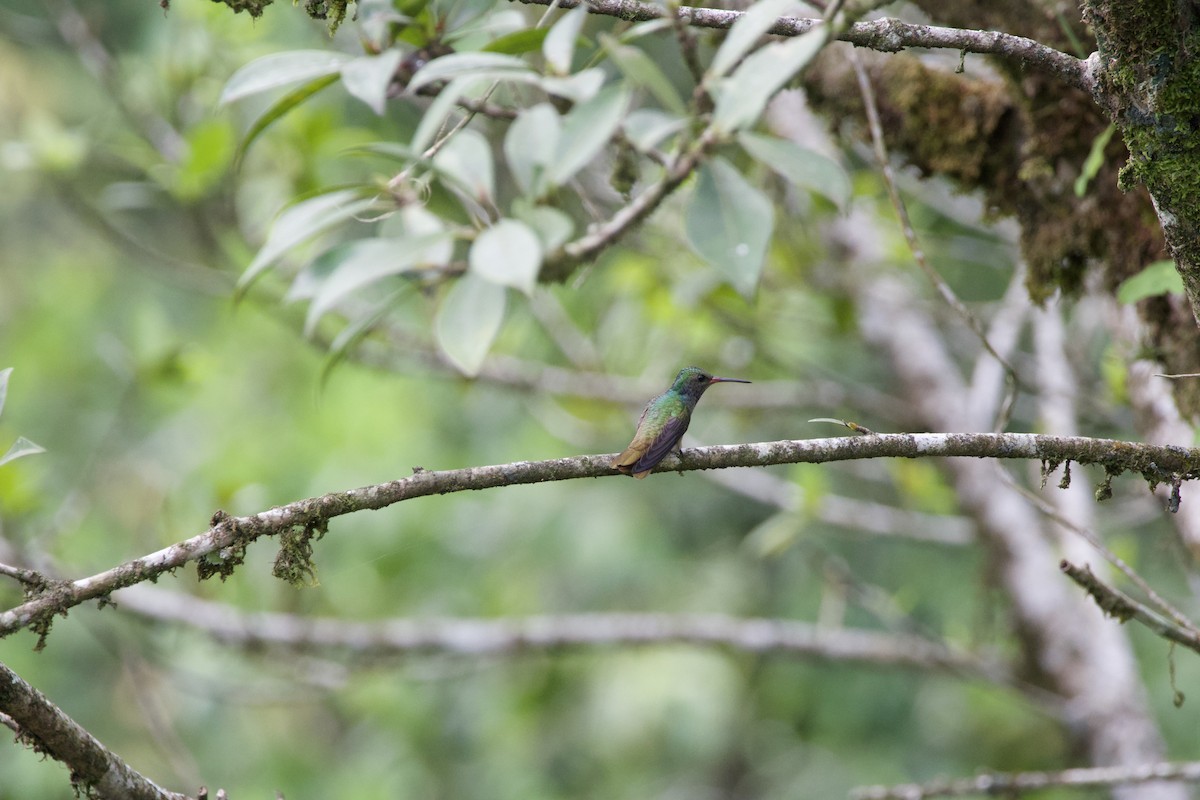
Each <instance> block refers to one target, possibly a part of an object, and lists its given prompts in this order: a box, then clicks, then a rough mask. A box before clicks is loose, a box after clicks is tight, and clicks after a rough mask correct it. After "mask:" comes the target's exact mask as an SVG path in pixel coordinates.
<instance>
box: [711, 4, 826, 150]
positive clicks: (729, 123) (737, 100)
mask: <svg viewBox="0 0 1200 800" xmlns="http://www.w3.org/2000/svg"><path fill="white" fill-rule="evenodd" d="M827 28H828V26H826V25H820V26H818V27H816V28H814V29H813V30H810V31H809V32H808V33H805V34H802V35H800V36H797V37H794V38H792V39H788V40H787V41H785V42H772V43H771V44H769V45H767V46H765V47H762V48H759V49H758V50H756V51H755V52H754V53H751V54H750V55H749V56H748V57H747V58H746V60H745V61H743V62H742V63H741V64H740V65H738V68H737V69H736V70H734V71H733V74H732V75H730V76H729V77H728V78H722V79H721V80H720V81H718V82H717V88H716V108H715V109H714V110H713V122H712V124H713V127H714V128H716V129H717V130H718V131H722V132H724V133H733V132H734V131H738V130H741V129H743V128H748V127H750V126H751V125H753V124H754V123H755V122H756V121H757V120H758V118H759V117H760V116H761V115H762V112H763V110H764V109H765V108H766V107H767V103H768V102H770V100H771V98H772V97H774V96H775V93H776V92H778V91H779V90H780V89H782V88H783V86H784V85H785V84H786V83H787V82H788V81H790V80H791V79H792V78H793V77H794V76H795V75H796V73H798V72H799V71H800V70H802V69H803V68H804V67H805V65H807V64H808V62H809V61H811V60H812V59H813V57H814V56H815V55H816V54H817V53H818V52H820V50H821V48H822V47H824V46H825V42H826V41H828V38H829V31H828V30H827Z"/></svg>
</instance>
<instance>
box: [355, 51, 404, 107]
mask: <svg viewBox="0 0 1200 800" xmlns="http://www.w3.org/2000/svg"><path fill="white" fill-rule="evenodd" d="M401 58H403V56H402V55H401V53H400V51H399V50H387V51H385V52H383V53H380V54H379V55H377V56H361V57H359V58H356V59H354V60H353V61H350V62H348V63H346V64H345V65H343V66H342V83H343V84H344V85H345V87H346V91H347V92H349V93H350V94H351V95H353V96H354V97H357V98H358V99H359V100H361V101H363V102H364V103H366V104H367V106H368V107H369V108H370V109H371V110H372V111H374V112H375V113H376V114H378V115H379V116H383V112H384V110H386V108H387V96H388V89H389V87H391V85H392V78H394V77H395V75H396V68H397V67H399V66H400V60H401Z"/></svg>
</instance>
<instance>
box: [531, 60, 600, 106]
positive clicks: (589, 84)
mask: <svg viewBox="0 0 1200 800" xmlns="http://www.w3.org/2000/svg"><path fill="white" fill-rule="evenodd" d="M538 85H540V86H541V87H542V90H543V91H545V92H546V93H548V94H552V95H556V96H558V97H565V98H566V99H568V100H570V101H571V102H572V103H586V102H587V101H588V100H591V99H592V98H593V97H595V96H596V92H598V91H600V87H601V86H603V85H604V70H602V69H600V68H599V67H593V68H592V69H585V70H583V71H582V72H576V73H575V74H574V75H571V76H569V77H566V78H555V77H544V78H541V80H539V81H538Z"/></svg>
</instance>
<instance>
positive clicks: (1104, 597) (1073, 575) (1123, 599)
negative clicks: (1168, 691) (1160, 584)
mask: <svg viewBox="0 0 1200 800" xmlns="http://www.w3.org/2000/svg"><path fill="white" fill-rule="evenodd" d="M1058 566H1059V568H1060V569H1061V570H1062V571H1063V572H1064V573H1065V574H1066V575H1067V577H1069V578H1070V579H1071V580H1073V581H1075V582H1076V583H1077V584H1079V585H1080V586H1081V587H1083V588H1084V589H1085V590H1086V591H1087V593H1088V594H1090V595H1091V596H1092V599H1093V600H1095V601H1096V605H1098V606H1100V609H1101V610H1102V611H1103V612H1104V613H1105V614H1108V615H1109V616H1110V617H1114V618H1116V619H1119V620H1120V621H1121V622H1127V621H1129V620H1131V619H1132V620H1136V621H1137V622H1140V623H1142V624H1143V625H1145V626H1146V627H1147V628H1149V629H1150V630H1152V631H1154V632H1155V633H1156V634H1158V635H1159V636H1161V637H1163V638H1164V639H1166V640H1168V641H1171V642H1175V643H1176V644H1181V645H1183V646H1184V647H1186V648H1188V649H1190V650H1194V651H1196V652H1197V653H1200V636H1197V635H1196V633H1195V632H1194V631H1192V630H1187V629H1185V628H1182V627H1179V626H1177V625H1173V624H1171V622H1169V621H1168V620H1165V619H1163V618H1162V617H1160V616H1159V615H1158V614H1156V613H1154V612H1153V611H1151V610H1150V609H1149V608H1147V607H1146V606H1145V605H1143V604H1142V603H1139V602H1138V601H1137V600H1134V599H1133V598H1132V597H1130V596H1129V595H1127V594H1125V593H1124V592H1122V591H1120V590H1119V589H1115V588H1113V587H1112V586H1109V585H1108V584H1107V583H1105V582H1104V581H1102V580H1100V579H1099V578H1097V577H1096V574H1095V573H1094V572H1092V570H1091V569H1090V568H1089V567H1087V566H1086V565H1085V566H1083V567H1077V566H1075V565H1074V564H1072V563H1071V562H1069V561H1067V560H1066V559H1063V560H1062V561H1061V562H1060V563H1059V565H1058Z"/></svg>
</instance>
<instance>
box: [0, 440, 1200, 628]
mask: <svg viewBox="0 0 1200 800" xmlns="http://www.w3.org/2000/svg"><path fill="white" fill-rule="evenodd" d="M613 455H614V454H604V455H586V456H572V457H569V458H558V459H551V460H549V461H518V462H514V463H510V464H496V465H492V466H485V467H468V468H466V469H457V470H446V471H438V472H431V471H427V470H425V469H424V468H422V467H414V472H415V474H413V475H411V476H409V477H407V478H401V479H399V480H394V481H390V482H388V483H382V484H376V485H373V486H364V487H361V488H358V489H350V490H348V491H342V492H331V493H329V494H326V495H322V496H320V497H310V498H308V499H305V500H299V501H296V502H293V503H288V504H287V505H283V506H278V507H276V508H272V509H270V510H268V511H263V512H260V513H258V514H252V515H249V516H244V517H231V516H229V515H228V514H225V513H224V512H220V511H219V512H217V513H216V514H215V515H214V516H213V520H212V524H211V526H210V527H209V529H208V530H206V531H204V532H203V533H201V534H199V535H197V536H193V537H192V538H190V539H186V540H184V541H182V542H178V543H176V544H173V545H171V546H170V547H166V548H164V549H162V550H159V551H157V552H154V553H150V554H149V555H146V556H142V557H141V558H136V559H134V560H132V561H129V562H126V563H124V564H121V565H120V566H117V567H113V568H112V569H109V570H106V571H104V572H101V573H98V574H96V575H92V576H90V577H87V578H80V579H79V580H76V581H69V582H61V583H57V584H54V585H52V586H50V587H47V588H46V589H44V590H43V591H41V592H39V593H38V594H37V595H36V596H34V597H33V598H32V599H30V600H28V601H26V602H25V603H22V604H21V605H19V606H16V607H15V608H12V609H9V610H8V611H5V612H4V613H2V614H0V636H4V635H7V634H10V633H12V632H13V631H16V630H19V629H21V628H24V627H32V628H33V629H34V630H35V631H37V632H39V633H40V634H42V635H43V637H44V635H45V633H46V632H47V631H48V628H49V624H50V622H51V620H52V618H53V616H54V615H55V614H60V613H63V612H65V611H67V610H68V609H70V608H73V607H75V606H77V605H79V604H80V603H83V602H86V601H87V600H95V599H103V598H106V597H107V596H108V595H109V594H111V593H112V592H114V591H116V590H117V589H122V588H124V587H126V586H132V585H133V584H135V583H141V582H142V581H146V580H151V579H153V578H156V577H157V576H159V575H161V574H163V573H164V572H169V571H171V570H175V569H178V568H179V567H182V566H184V565H185V564H187V563H189V562H192V561H200V560H201V559H206V557H210V556H211V557H212V558H211V559H207V560H206V561H205V562H204V563H202V565H201V570H200V571H201V575H202V577H209V576H211V575H214V574H221V575H228V574H230V573H231V572H232V570H233V568H234V567H236V566H237V565H238V564H240V563H241V560H242V557H243V555H244V552H245V548H246V546H247V545H248V544H250V543H251V542H253V541H254V540H256V539H258V538H260V537H262V536H273V535H277V534H286V536H285V541H284V545H285V547H284V550H283V551H281V556H282V555H285V554H286V555H288V556H289V557H291V558H296V556H297V550H299V551H300V554H299V558H300V559H301V561H303V560H304V559H305V558H310V557H311V544H309V543H308V542H309V541H310V540H311V539H312V538H313V537H316V536H320V535H322V534H323V533H324V532H325V530H326V529H327V527H328V522H329V520H331V519H333V518H334V517H340V516H343V515H345V514H351V513H354V512H356V511H365V510H375V509H380V508H386V507H387V506H390V505H393V504H395V503H399V502H402V501H404V500H412V499H415V498H417V497H426V496H429V495H434V494H448V493H450V492H462V491H469V490H477V489H493V488H497V487H501V486H516V485H523V484H531V483H544V482H547V481H560V480H571V479H574V478H599V477H613V476H616V475H617V474H618V473H617V472H616V471H614V470H613V469H612V467H611V466H610V464H611V462H612V459H613ZM938 456H941V457H946V456H951V457H970V458H1005V459H1033V460H1039V461H1042V462H1044V464H1045V465H1046V466H1047V467H1056V466H1057V465H1058V464H1061V463H1063V462H1067V461H1075V462H1077V463H1079V464H1098V465H1101V466H1103V467H1104V470H1105V476H1106V478H1105V481H1106V483H1107V482H1108V481H1111V479H1112V478H1113V477H1114V476H1116V475H1119V474H1121V473H1123V472H1135V473H1138V474H1140V475H1141V476H1142V477H1143V478H1144V479H1146V480H1147V481H1150V482H1151V483H1165V482H1168V481H1169V482H1177V481H1183V480H1191V479H1194V478H1197V477H1200V449H1193V448H1186V447H1173V446H1156V445H1147V444H1138V443H1135V442H1119V441H1113V440H1110V439H1091V438H1086V437H1080V436H1070V437H1067V436H1042V435H1038V434H1032V433H1002V434H995V433H894V434H881V435H871V436H854V437H850V438H841V439H799V440H783V441H775V442H758V443H754V444H739V445H719V446H712V447H700V448H695V449H691V450H685V451H684V452H683V453H681V454H680V455H679V456H673V457H670V458H667V459H666V460H664V461H663V462H662V463H661V464H659V465H658V467H656V468H655V472H686V471H690V470H697V469H723V468H727V467H753V466H769V465H777V464H799V463H806V464H821V463H828V462H832V461H847V460H853V459H864V458H928V457H938ZM306 548H307V550H308V552H307V553H304V552H303V551H304V550H305V549H306ZM276 566H277V571H278V567H279V562H278V561H277V564H276ZM299 569H300V570H301V571H303V569H304V564H303V563H301V564H300V565H299ZM292 574H293V576H294V573H292Z"/></svg>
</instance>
